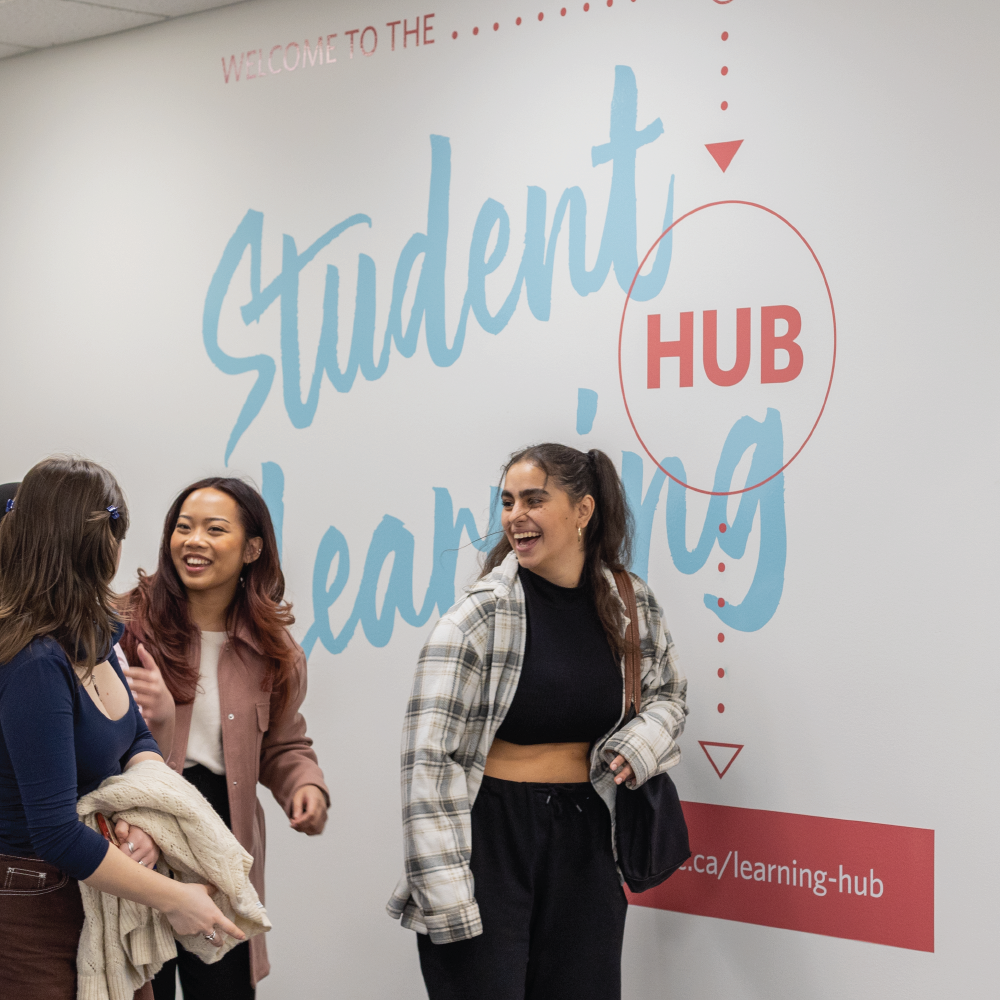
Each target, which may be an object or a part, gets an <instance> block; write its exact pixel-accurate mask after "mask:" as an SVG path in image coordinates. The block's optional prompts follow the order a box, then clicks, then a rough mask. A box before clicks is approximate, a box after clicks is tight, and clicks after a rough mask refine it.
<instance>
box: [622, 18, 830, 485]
mask: <svg viewBox="0 0 1000 1000" xmlns="http://www.w3.org/2000/svg"><path fill="white" fill-rule="evenodd" d="M716 2H718V0H716ZM719 205H747V206H749V207H750V208H759V209H760V210H761V211H762V212H767V213H768V215H773V216H774V217H775V218H776V219H780V220H781V221H782V222H783V223H784V224H785V225H786V226H788V228H789V229H791V231H792V232H793V233H795V235H796V236H798V238H799V239H800V240H802V242H803V244H805V248H806V249H807V250H808V251H809V253H810V254H811V255H812V259H813V260H814V261H815V262H816V266H817V267H818V268H819V273H820V275H821V276H822V278H823V285H824V286H825V288H826V297H827V298H828V299H829V300H830V316H831V317H832V318H833V359H832V361H831V362H830V380H829V381H828V382H827V384H826V393H825V395H824V396H823V405H822V406H821V407H820V408H819V413H818V414H817V416H816V420H815V421H814V422H813V425H812V427H811V428H810V429H809V433H808V434H807V435H806V439H805V440H804V441H803V442H802V444H800V445H799V447H798V451H796V452H795V454H794V455H792V457H791V458H790V459H789V460H788V461H787V462H785V464H784V465H783V466H782V467H781V468H780V469H778V471H777V472H773V473H771V475H770V476H768V477H767V479H762V480H761V481H760V482H759V483H754V485H753V486H744V487H743V489H741V490H728V491H722V490H703V489H699V488H698V487H697V486H691V485H690V484H689V483H685V482H684V481H683V480H681V479H678V478H677V477H676V476H672V475H670V473H669V472H667V470H666V469H664V468H663V466H662V465H660V463H659V462H658V461H657V459H656V458H655V457H654V455H653V453H652V452H651V451H650V450H649V449H648V448H647V447H646V442H645V441H643V439H642V435H641V434H640V433H639V428H638V427H636V426H635V421H634V420H633V419H632V411H631V410H630V409H629V406H628V397H627V396H626V395H625V376H624V375H623V374H622V337H623V336H624V333H625V313H626V312H627V310H628V304H629V302H630V301H631V299H632V290H633V289H634V288H635V283H636V281H638V280H639V272H640V271H642V269H643V268H644V267H645V266H646V261H647V260H649V255H650V254H651V253H652V252H653V251H654V250H655V249H656V248H657V247H658V246H659V245H660V240H662V239H663V237H664V236H666V235H667V233H669V232H670V231H671V230H672V229H673V228H674V227H675V226H676V225H677V224H678V223H681V222H683V221H684V220H685V219H688V218H690V217H691V216H692V215H695V214H697V213H698V212H703V211H704V210H705V209H706V208H716V207H718V206H719ZM836 367H837V311H836V309H835V308H834V305H833V293H832V292H831V291H830V282H829V281H827V280H826V271H824V270H823V265H822V264H821V263H820V261H819V257H817V256H816V251H815V250H813V248H812V247H811V246H810V245H809V241H808V240H807V239H806V238H805V237H804V236H803V235H802V233H800V232H799V231H798V230H797V229H796V228H795V226H793V225H792V224H791V223H790V222H789V221H788V219H786V218H785V217H784V216H783V215H779V214H778V213H777V212H775V211H774V209H773V208H768V207H767V206H766V205H759V204H758V203H757V202H755V201H741V200H739V199H736V198H728V199H726V200H724V201H710V202H706V203H705V204H704V205H699V206H698V207H697V208H692V209H691V211H690V212H685V213H684V214H683V215H682V216H681V217H680V218H678V219H674V221H673V222H672V223H671V224H670V225H669V226H668V227H667V228H666V229H664V230H663V232H662V233H660V235H659V236H658V237H657V238H656V241H655V242H654V243H653V245H652V246H651V247H650V248H649V249H648V250H647V251H646V256H645V257H643V258H642V261H641V263H640V264H639V267H638V268H637V269H636V272H635V276H634V277H633V278H632V284H631V285H629V286H628V294H627V295H626V296H625V305H624V306H622V321H621V323H620V324H619V326H618V384H619V385H620V386H621V390H622V402H623V403H624V404H625V413H626V414H627V415H628V422H629V423H630V424H631V425H632V430H633V432H634V433H635V436H636V438H637V440H638V441H639V444H641V445H642V450H643V451H644V452H645V453H646V454H647V455H648V456H649V457H650V458H651V459H652V461H653V464H654V465H655V466H656V467H657V468H658V469H659V470H660V472H662V473H663V474H664V475H665V476H667V478H669V479H672V480H673V481H674V482H675V483H677V484H678V485H679V486H683V487H684V488H685V489H686V490H691V491H692V492H693V493H703V494H704V495H705V496H710V497H732V496H738V495H739V494H740V493H749V492H750V491H751V490H755V489H757V488H758V487H759V486H763V485H764V484H765V483H769V482H770V481H771V480H772V479H774V477H775V476H780V475H781V473H782V472H784V471H785V469H787V468H788V466H790V465H791V464H792V462H794V461H795V459H797V458H798V457H799V455H800V454H801V452H802V449H803V448H805V446H806V445H807V444H808V443H809V439H810V438H811V437H812V436H813V433H814V432H815V430H816V427H817V426H818V424H819V422H820V419H821V417H822V416H823V411H824V410H825V409H826V404H827V400H829V398H830V389H831V388H832V387H833V373H834V370H835V369H836Z"/></svg>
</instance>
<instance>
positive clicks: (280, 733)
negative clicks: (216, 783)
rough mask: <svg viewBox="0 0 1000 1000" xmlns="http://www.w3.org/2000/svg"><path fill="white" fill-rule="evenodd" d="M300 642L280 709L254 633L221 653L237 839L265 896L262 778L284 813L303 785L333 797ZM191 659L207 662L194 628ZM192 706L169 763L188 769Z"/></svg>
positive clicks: (255, 971)
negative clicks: (304, 708) (313, 727)
mask: <svg viewBox="0 0 1000 1000" xmlns="http://www.w3.org/2000/svg"><path fill="white" fill-rule="evenodd" d="M288 641H289V643H291V644H292V645H294V646H295V668H296V674H297V683H295V682H293V685H292V697H291V699H290V701H289V703H288V706H287V707H286V709H285V711H284V712H282V713H281V715H278V714H277V711H276V708H275V702H274V699H273V697H272V695H271V693H270V681H268V683H267V688H266V689H262V686H261V682H262V681H263V679H264V678H265V677H266V676H267V662H268V661H267V659H266V658H265V657H264V656H263V655H262V653H261V650H260V649H259V648H258V647H257V646H256V644H255V643H254V642H253V641H252V639H251V638H250V637H249V635H240V636H237V637H236V638H235V640H234V639H232V638H230V639H229V640H228V641H227V642H226V645H225V646H224V647H223V649H222V652H221V653H220V655H219V707H220V709H221V711H222V752H223V757H224V759H225V763H226V779H227V781H228V784H229V810H230V818H231V821H232V825H233V834H234V835H235V836H236V839H237V840H238V841H239V842H240V843H241V844H242V845H243V846H244V847H245V848H246V849H247V850H248V851H249V852H250V853H251V854H252V855H253V859H254V863H253V868H251V869H250V881H251V882H252V883H253V887H254V888H255V889H256V890H257V893H258V894H259V896H260V898H261V900H262V901H264V842H265V841H264V810H263V809H262V808H261V805H260V803H259V802H258V801H257V782H258V781H259V782H260V783H261V784H262V785H265V786H266V787H267V788H269V789H270V790H271V793H272V794H273V795H274V797H275V799H276V800H277V801H278V803H279V804H280V805H281V808H282V809H284V811H285V813H286V814H290V813H291V807H292V796H293V795H294V794H295V791H296V789H298V788H301V787H302V786H303V785H317V786H318V787H319V788H321V789H323V793H324V794H325V795H326V800H327V803H329V801H330V793H329V790H328V789H327V787H326V784H325V783H324V781H323V772H322V770H320V766H319V763H318V761H317V759H316V753H315V751H314V750H313V748H312V740H311V739H310V738H309V737H308V736H306V720H305V719H304V718H303V717H302V714H301V713H300V712H299V708H300V707H301V705H302V702H303V700H304V698H305V696H306V657H305V653H304V652H303V651H302V647H301V646H299V645H298V643H296V642H295V641H294V640H293V639H292V637H291V636H289V637H288ZM191 658H192V662H193V663H200V662H201V637H200V636H199V635H198V634H197V633H195V638H194V641H193V643H192V647H191ZM192 708H193V705H191V704H188V705H178V706H177V709H176V716H175V719H176V722H175V729H174V743H173V747H172V748H171V751H170V758H169V759H168V761H167V763H168V764H169V765H170V766H171V767H172V768H173V769H174V770H175V771H178V772H181V771H183V770H184V756H185V754H186V753H187V742H188V734H189V733H190V730H191V710H192ZM265 936H266V935H264V934H260V935H258V936H257V937H255V938H253V939H252V940H251V941H250V975H251V978H252V980H253V983H254V985H255V986H256V984H257V983H258V982H259V981H260V980H261V979H263V978H264V977H265V976H266V975H267V974H268V972H270V971H271V966H270V964H269V963H268V960H267V945H266V944H265V940H264V939H265Z"/></svg>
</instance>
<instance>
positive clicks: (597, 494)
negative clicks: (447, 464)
mask: <svg viewBox="0 0 1000 1000" xmlns="http://www.w3.org/2000/svg"><path fill="white" fill-rule="evenodd" d="M518 462H527V463H528V464H529V465H534V466H537V467H538V468H539V469H541V470H542V472H544V473H545V475H546V476H550V477H551V478H552V479H554V480H555V482H556V485H557V486H558V487H559V488H560V489H562V490H564V491H565V492H566V493H567V494H569V498H570V501H571V502H572V503H574V504H576V503H579V502H580V501H581V500H582V499H583V498H584V497H585V496H587V495H588V494H589V495H590V496H592V497H593V498H594V513H593V516H592V517H591V519H590V523H589V524H588V525H587V527H586V528H585V529H584V534H583V546H584V564H583V578H582V582H584V583H586V584H589V586H590V588H591V591H592V593H593V595H594V604H595V605H596V606H597V614H598V617H599V618H600V619H601V624H602V625H603V626H604V631H605V633H606V635H607V637H608V644H609V645H610V646H611V650H612V652H613V653H614V654H615V656H621V655H622V654H623V653H624V643H623V640H622V637H621V623H622V618H621V611H620V609H619V607H618V602H617V601H615V598H614V595H613V594H612V592H611V585H610V584H609V583H608V581H607V579H606V578H605V576H604V573H603V572H602V570H603V567H605V566H607V568H608V569H610V570H612V571H614V570H622V569H626V568H627V566H628V564H629V563H630V562H631V561H632V533H633V521H632V511H631V510H630V508H629V505H628V501H627V500H626V498H625V488H624V486H622V481H621V478H620V477H619V475H618V472H617V470H616V469H615V467H614V465H613V464H612V462H611V459H610V458H608V456H607V455H605V454H604V452H603V451H598V450H597V449H596V448H592V449H591V450H590V451H588V452H586V453H584V452H582V451H578V450H577V449H576V448H570V447H569V446H568V445H564V444H536V445H532V446H531V447H530V448H524V449H522V450H521V451H518V452H515V453H514V454H513V455H511V456H510V458H509V459H508V461H507V464H506V465H505V466H504V467H503V473H502V474H501V476H500V489H499V490H497V492H496V496H497V502H499V497H500V492H501V490H502V489H503V481H504V479H505V478H506V476H507V472H508V470H509V469H510V468H511V466H514V465H517V463H518ZM510 551H511V547H510V542H509V541H508V540H507V536H506V535H502V536H501V538H500V541H498V542H497V543H496V545H494V546H493V548H492V549H491V550H490V552H489V554H488V555H487V556H486V559H485V560H484V562H483V572H482V574H481V576H480V579H482V577H483V576H486V574H487V573H489V572H490V571H491V570H493V569H495V568H496V567H497V566H499V565H500V563H502V562H503V560H504V559H505V558H506V556H507V553H508V552H510Z"/></svg>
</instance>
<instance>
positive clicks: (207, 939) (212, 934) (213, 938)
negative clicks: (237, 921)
mask: <svg viewBox="0 0 1000 1000" xmlns="http://www.w3.org/2000/svg"><path fill="white" fill-rule="evenodd" d="M218 933H219V932H218V931H217V930H215V928H212V933H211V934H206V935H205V940H206V941H214V940H215V935H216V934H218Z"/></svg>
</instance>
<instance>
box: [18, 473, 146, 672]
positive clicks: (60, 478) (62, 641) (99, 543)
mask: <svg viewBox="0 0 1000 1000" xmlns="http://www.w3.org/2000/svg"><path fill="white" fill-rule="evenodd" d="M109 507H114V508H116V510H115V511H113V512H112V511H109V510H108V508H109ZM114 513H117V515H118V516H117V517H114V516H113V514H114ZM127 531H128V507H127V506H126V504H125V497H124V495H123V494H122V490H121V487H120V486H119V485H118V481H117V480H116V479H115V477H114V476H113V475H112V474H111V473H110V472H108V470H107V469H105V468H102V467H101V466H100V465H98V464H97V463H96V462H88V461H87V460H86V459H83V458H70V457H68V456H63V455H55V456H53V457H52V458H47V459H45V460H44V461H42V462H39V463H38V464H37V465H36V466H35V467H34V468H33V469H32V470H31V471H30V472H29V473H28V474H27V475H26V476H25V477H24V481H23V482H22V483H21V485H20V487H18V490H17V496H16V498H15V502H14V507H13V509H12V510H11V511H10V513H9V514H7V516H6V517H4V519H3V521H2V522H0V663H7V662H8V661H9V660H10V659H12V658H13V657H14V656H15V655H16V654H17V653H18V652H20V651H21V650H22V649H23V648H24V647H25V646H27V645H28V643H29V642H31V640H32V639H35V638H36V637H38V636H43V635H49V636H52V638H53V639H55V640H56V642H58V643H59V645H60V646H62V648H63V649H64V650H65V652H66V655H67V656H68V657H69V659H70V661H71V662H72V663H74V664H76V665H78V666H82V667H83V668H84V670H85V672H86V673H85V676H87V677H89V675H90V672H91V671H92V670H93V669H94V666H95V665H96V664H97V663H98V662H99V661H101V660H103V659H104V658H105V657H106V656H107V655H108V652H109V651H110V649H111V645H112V642H113V639H114V629H115V626H116V625H118V624H120V622H121V619H120V617H119V616H118V615H117V614H116V612H115V608H114V604H113V601H114V595H113V594H112V591H111V581H112V580H113V579H114V577H115V573H116V572H117V570H118V549H119V546H120V544H121V541H122V539H123V538H124V537H125V534H126V532H127Z"/></svg>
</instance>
